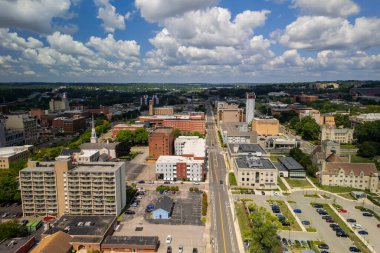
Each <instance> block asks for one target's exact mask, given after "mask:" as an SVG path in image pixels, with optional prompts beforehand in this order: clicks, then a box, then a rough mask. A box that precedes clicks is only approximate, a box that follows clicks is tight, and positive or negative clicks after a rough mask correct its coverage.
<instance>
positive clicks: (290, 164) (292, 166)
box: [278, 157, 305, 171]
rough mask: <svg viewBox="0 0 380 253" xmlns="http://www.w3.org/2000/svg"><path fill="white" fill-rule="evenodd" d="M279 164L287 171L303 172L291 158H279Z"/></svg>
mask: <svg viewBox="0 0 380 253" xmlns="http://www.w3.org/2000/svg"><path fill="white" fill-rule="evenodd" d="M278 160H279V161H280V163H281V164H282V165H283V166H284V167H285V168H286V169H287V170H289V171H292V170H305V168H304V167H302V165H301V164H299V163H298V162H297V161H296V160H294V158H293V157H279V158H278Z"/></svg>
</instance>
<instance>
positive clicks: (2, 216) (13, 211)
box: [0, 203, 22, 222]
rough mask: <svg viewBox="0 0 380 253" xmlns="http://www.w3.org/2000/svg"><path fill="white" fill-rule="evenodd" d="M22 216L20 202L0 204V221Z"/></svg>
mask: <svg viewBox="0 0 380 253" xmlns="http://www.w3.org/2000/svg"><path fill="white" fill-rule="evenodd" d="M21 217H22V207H21V204H18V203H14V204H2V206H0V222H4V221H9V220H12V219H15V218H21Z"/></svg>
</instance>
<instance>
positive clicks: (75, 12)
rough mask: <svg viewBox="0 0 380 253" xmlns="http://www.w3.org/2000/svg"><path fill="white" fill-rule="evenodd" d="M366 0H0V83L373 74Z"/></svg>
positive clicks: (378, 54)
mask: <svg viewBox="0 0 380 253" xmlns="http://www.w3.org/2000/svg"><path fill="white" fill-rule="evenodd" d="M378 7H380V4H379V3H378V2H377V1H375V0H370V1H364V0H355V1H352V0H323V1H322V0H318V1H317V0H308V1H306V0H261V1H257V2H253V1H252V2H249V1H242V0H239V1H232V0H220V1H217V0H196V1H194V0H192V1H181V2H180V3H178V2H176V1H171V0H155V1H147V0H135V1H130V2H122V1H111V0H94V1H80V0H71V1H70V0H65V1H61V2H60V4H57V3H56V2H55V1H53V0H40V1H27V0H19V1H12V2H11V1H3V2H0V49H1V53H0V81H1V82H11V81H42V82H121V83H124V82H211V83H212V82H216V83H218V82H252V83H257V82H293V81H295V82H297V81H315V80H321V81H323V80H337V79H340V80H343V79H344V80H346V79H356V80H362V79H365V80H369V79H379V77H380V74H379V73H380V71H379V69H380V32H379V31H380V17H379V15H378V13H377V12H376V10H377V9H378Z"/></svg>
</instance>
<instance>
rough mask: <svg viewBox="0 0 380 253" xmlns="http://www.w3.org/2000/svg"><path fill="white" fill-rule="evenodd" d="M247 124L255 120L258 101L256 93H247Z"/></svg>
mask: <svg viewBox="0 0 380 253" xmlns="http://www.w3.org/2000/svg"><path fill="white" fill-rule="evenodd" d="M246 98H247V102H246V115H245V118H246V122H247V123H248V124H249V123H251V122H252V120H253V118H254V117H255V100H256V94H255V93H254V92H247V93H246Z"/></svg>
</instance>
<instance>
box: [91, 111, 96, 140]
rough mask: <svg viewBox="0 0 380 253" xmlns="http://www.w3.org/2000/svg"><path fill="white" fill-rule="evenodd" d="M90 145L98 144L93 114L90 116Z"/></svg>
mask: <svg viewBox="0 0 380 253" xmlns="http://www.w3.org/2000/svg"><path fill="white" fill-rule="evenodd" d="M90 140H91V143H98V137H97V136H96V130H95V122H94V114H92V129H91V139H90Z"/></svg>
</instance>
